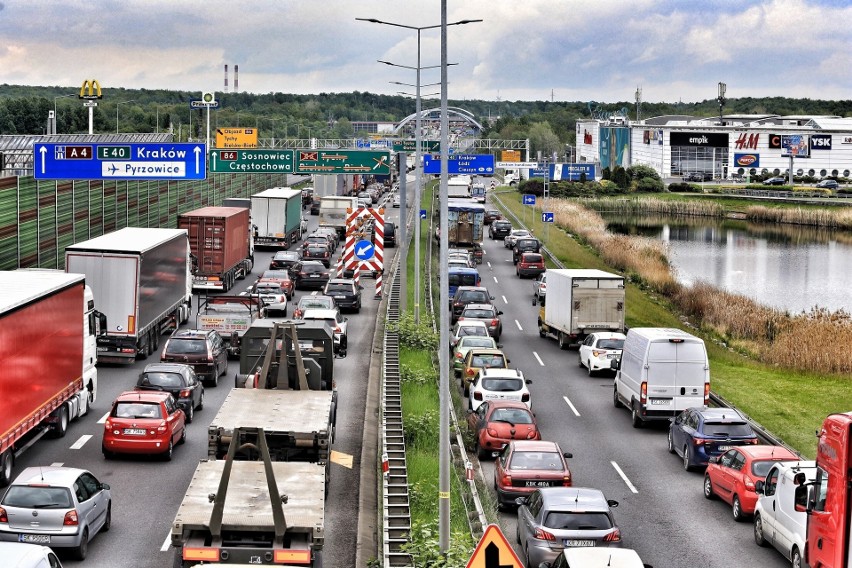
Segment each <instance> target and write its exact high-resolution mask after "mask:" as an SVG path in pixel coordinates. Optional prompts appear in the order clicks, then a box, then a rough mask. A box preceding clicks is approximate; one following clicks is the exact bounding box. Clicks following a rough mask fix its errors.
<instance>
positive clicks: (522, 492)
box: [494, 440, 572, 507]
mask: <svg viewBox="0 0 852 568" xmlns="http://www.w3.org/2000/svg"><path fill="white" fill-rule="evenodd" d="M570 457H572V455H571V454H570V453H568V452H565V453H563V452H562V450H560V449H559V444H557V443H556V442H545V441H533V440H513V441H511V442H509V444H508V445H507V446H506V447H505V448H503V451H502V452H500V457H498V458H497V460H496V461H495V462H494V489H495V490H496V492H497V505H498V506H500V507H503V506H505V505H509V506H515V505H516V504H517V503H516V502H515V499H517V498H518V497H525V496H527V495H529V494H530V493H532V492H533V491H535V490H536V489H539V488H541V487H571V470H570V469H568V462H567V461H565V458H570Z"/></svg>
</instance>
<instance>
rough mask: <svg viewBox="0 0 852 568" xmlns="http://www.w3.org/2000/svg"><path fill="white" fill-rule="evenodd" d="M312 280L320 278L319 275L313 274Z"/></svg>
mask: <svg viewBox="0 0 852 568" xmlns="http://www.w3.org/2000/svg"><path fill="white" fill-rule="evenodd" d="M311 278H319V274H311Z"/></svg>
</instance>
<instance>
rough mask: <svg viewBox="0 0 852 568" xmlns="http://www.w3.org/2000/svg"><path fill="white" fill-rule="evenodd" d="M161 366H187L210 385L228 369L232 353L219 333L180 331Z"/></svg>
mask: <svg viewBox="0 0 852 568" xmlns="http://www.w3.org/2000/svg"><path fill="white" fill-rule="evenodd" d="M160 362H161V363H183V364H184V365H189V366H190V367H192V368H193V370H194V371H195V374H196V375H197V376H198V377H199V378H200V379H201V380H203V381H207V383H208V384H209V385H210V386H214V387H215V386H216V385H217V384H219V377H220V376H222V375H224V374H225V372H226V371H227V370H228V350H227V348H226V347H225V342H224V341H222V338H221V337H219V333H218V332H216V331H213V330H203V329H179V330H177V331H175V332H174V333H172V335H171V337H169V338H168V339H167V340H166V346H165V347H163V352H162V354H161V355H160Z"/></svg>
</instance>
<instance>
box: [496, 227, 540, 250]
mask: <svg viewBox="0 0 852 568" xmlns="http://www.w3.org/2000/svg"><path fill="white" fill-rule="evenodd" d="M527 237H529V238H533V235H532V233H530V232H529V231H527V230H526V229H513V230H512V232H511V233H509V236H507V237H506V238H504V239H503V246H505V247H506V248H507V249H510V248H512V247H514V246H515V243H516V242H518V239H523V238H527Z"/></svg>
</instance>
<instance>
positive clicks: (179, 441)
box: [178, 425, 186, 445]
mask: <svg viewBox="0 0 852 568" xmlns="http://www.w3.org/2000/svg"><path fill="white" fill-rule="evenodd" d="M185 443H186V426H185V425H184V427H183V432H181V434H180V440H178V444H179V445H183V444H185Z"/></svg>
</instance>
